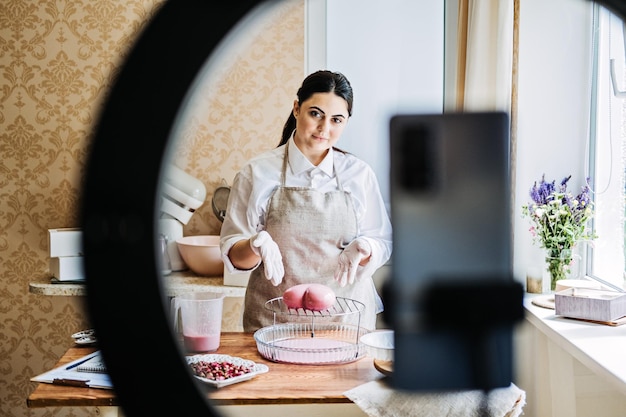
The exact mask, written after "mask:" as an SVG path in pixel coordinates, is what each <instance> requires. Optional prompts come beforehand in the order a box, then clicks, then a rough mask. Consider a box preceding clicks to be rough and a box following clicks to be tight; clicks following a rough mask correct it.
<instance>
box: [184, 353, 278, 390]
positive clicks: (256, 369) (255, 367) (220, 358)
mask: <svg viewBox="0 0 626 417" xmlns="http://www.w3.org/2000/svg"><path fill="white" fill-rule="evenodd" d="M200 361H206V362H228V363H232V364H234V365H238V366H246V367H248V368H250V369H251V372H249V373H246V374H243V375H239V376H235V377H232V378H227V379H223V380H220V381H216V380H212V379H208V378H203V377H200V376H197V375H194V377H195V378H196V379H198V380H199V381H202V382H204V383H205V384H208V385H211V386H213V387H215V388H221V387H225V386H227V385H232V384H236V383H238V382H243V381H247V380H249V379H252V378H254V377H255V376H257V375H259V374H262V373H265V372H267V371H269V368H268V367H267V365H265V364H261V363H256V362H253V361H251V360H248V359H242V358H238V357H236V356H229V355H219V354H205V355H193V356H187V363H188V364H192V363H196V362H200Z"/></svg>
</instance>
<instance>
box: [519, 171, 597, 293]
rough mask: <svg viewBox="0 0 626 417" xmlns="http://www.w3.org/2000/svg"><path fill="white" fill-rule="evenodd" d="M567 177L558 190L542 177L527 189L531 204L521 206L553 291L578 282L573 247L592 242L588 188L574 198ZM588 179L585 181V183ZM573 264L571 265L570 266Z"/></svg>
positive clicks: (557, 187)
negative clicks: (565, 282) (565, 281)
mask: <svg viewBox="0 0 626 417" xmlns="http://www.w3.org/2000/svg"><path fill="white" fill-rule="evenodd" d="M570 178H571V175H570V176H569V177H566V178H565V179H563V180H562V181H561V183H560V184H559V185H558V186H557V185H556V182H555V181H552V182H546V181H545V176H543V177H541V181H540V182H539V184H537V182H535V184H534V185H533V187H532V188H531V189H530V197H531V201H530V202H529V203H528V204H525V205H523V206H522V215H523V216H525V217H528V218H529V219H530V220H531V223H532V224H531V227H530V232H531V234H532V237H533V243H535V244H537V245H538V246H539V247H540V248H544V249H545V251H546V252H545V268H546V271H547V273H546V274H545V275H546V276H545V280H546V281H548V282H549V283H550V290H551V291H554V290H555V288H556V282H557V281H559V280H561V279H566V278H577V277H578V274H579V270H578V269H579V266H580V257H579V256H578V257H577V255H575V254H574V253H573V249H574V248H575V246H576V243H578V242H581V241H585V240H592V239H595V238H596V237H597V236H596V234H595V232H594V231H593V230H591V229H589V225H588V224H587V223H588V221H589V220H590V219H591V218H592V217H593V201H591V198H590V190H589V187H588V186H587V185H585V186H584V187H582V190H581V192H580V194H578V195H576V196H574V195H572V193H570V192H569V191H568V190H567V182H568V181H569V180H570ZM588 181H589V179H587V182H588ZM573 261H574V262H573Z"/></svg>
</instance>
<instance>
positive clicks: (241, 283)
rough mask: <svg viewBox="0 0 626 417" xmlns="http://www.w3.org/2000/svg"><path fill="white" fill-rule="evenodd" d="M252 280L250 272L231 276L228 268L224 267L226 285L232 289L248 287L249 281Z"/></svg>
mask: <svg viewBox="0 0 626 417" xmlns="http://www.w3.org/2000/svg"><path fill="white" fill-rule="evenodd" d="M249 278H250V272H239V273H236V274H231V273H230V272H228V269H227V268H226V266H224V285H228V286H231V287H247V286H248V279H249Z"/></svg>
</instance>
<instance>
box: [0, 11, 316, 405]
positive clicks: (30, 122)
mask: <svg viewBox="0 0 626 417" xmlns="http://www.w3.org/2000/svg"><path fill="white" fill-rule="evenodd" d="M161 1H162V0H126V1H119V0H98V1H92V0H40V1H37V2H35V1H31V0H3V1H2V2H1V3H0V64H1V66H0V80H1V82H0V87H1V89H0V416H52V415H64V416H87V415H90V410H88V409H86V408H82V407H76V408H68V409H55V408H49V409H28V408H26V398H27V396H28V394H29V393H30V392H31V391H32V390H33V389H34V388H35V384H34V383H31V382H30V381H29V379H30V377H32V376H33V375H35V374H38V373H41V372H43V371H45V370H47V369H49V368H51V367H52V366H53V365H54V364H55V362H56V361H57V360H58V358H59V357H60V356H61V355H62V354H63V353H64V352H65V350H66V349H67V348H68V347H70V346H71V345H72V341H71V338H70V335H71V334H72V333H74V332H76V331H78V330H82V329H84V328H87V327H88V326H89V323H88V320H87V318H86V317H85V314H84V311H85V310H84V307H83V305H82V303H83V302H84V301H85V299H84V298H83V297H69V296H60V297H50V296H42V295H35V294H30V293H29V290H28V285H29V283H30V282H33V281H46V280H47V279H48V272H47V271H48V247H47V230H48V229H51V228H58V227H72V226H77V225H78V218H77V205H78V203H79V200H80V191H81V179H82V177H83V172H84V169H85V166H84V164H85V159H86V153H87V150H88V146H89V141H90V138H91V134H92V132H91V129H92V125H93V123H94V121H95V119H96V118H97V115H98V110H99V106H100V105H101V104H102V101H103V99H105V96H106V93H107V91H108V89H109V88H110V86H111V84H112V81H113V80H114V77H115V74H116V72H117V71H119V68H120V65H121V63H122V60H123V57H124V54H125V53H127V51H128V49H129V47H130V46H131V45H132V42H133V40H134V39H135V36H136V35H137V34H138V33H139V32H140V30H141V29H142V27H143V26H144V25H145V23H146V22H147V21H148V20H149V19H150V17H151V16H152V15H153V13H154V12H155V11H156V10H157V9H158V6H159V4H161ZM269 19H270V22H272V23H269V22H266V23H264V24H265V26H264V30H263V31H262V33H261V34H259V35H258V36H255V38H254V40H253V42H252V43H251V44H249V45H247V46H246V47H244V48H243V49H236V50H233V51H232V53H229V54H228V64H227V65H221V67H220V70H219V71H218V72H217V73H216V74H213V75H212V76H211V81H210V82H208V81H207V82H205V83H202V84H201V86H200V87H199V88H200V90H201V91H202V95H201V97H200V98H199V100H198V102H199V105H198V106H194V107H193V109H191V108H190V109H189V110H188V111H187V112H186V115H187V116H186V117H187V121H186V122H185V124H184V126H183V128H182V130H181V134H180V137H179V138H178V140H177V141H176V142H175V145H174V151H173V153H172V155H171V159H172V162H173V163H174V164H176V165H178V166H179V167H181V168H183V169H185V170H186V171H187V172H189V173H190V174H192V175H194V176H196V177H197V178H199V179H201V180H202V181H203V182H204V184H205V186H206V187H207V200H206V202H205V204H204V205H203V206H202V207H201V208H200V209H199V210H198V211H197V212H196V214H194V216H193V217H192V220H191V221H190V222H189V224H188V225H187V227H186V228H185V234H215V233H219V227H220V223H219V221H218V220H217V219H216V218H215V216H214V215H213V213H212V210H211V205H210V199H211V197H212V194H213V190H214V189H215V188H216V186H218V185H219V184H220V182H221V180H222V178H224V179H225V180H226V181H227V182H232V177H233V176H234V173H235V172H236V170H237V169H238V168H239V167H240V166H241V164H242V163H243V162H245V160H247V159H248V158H250V157H251V156H253V155H255V154H257V153H259V152H261V151H263V150H265V149H268V148H271V147H274V146H275V145H276V143H277V142H278V140H279V134H280V130H281V128H282V124H283V122H284V119H285V118H286V117H287V115H288V112H289V109H290V107H291V103H292V100H293V98H294V96H295V91H296V89H297V87H298V85H299V84H300V82H301V80H302V77H303V75H304V72H303V68H304V0H297V1H291V2H282V3H280V4H279V5H278V6H276V7H275V8H274V9H273V10H272V11H271V16H270V17H269ZM209 109H210V110H209Z"/></svg>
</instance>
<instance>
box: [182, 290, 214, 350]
mask: <svg viewBox="0 0 626 417" xmlns="http://www.w3.org/2000/svg"><path fill="white" fill-rule="evenodd" d="M223 306H224V294H220V293H213V292H196V293H190V294H183V295H179V296H177V297H174V298H172V310H173V311H174V323H175V324H178V325H179V326H180V327H179V328H178V329H179V331H182V335H183V343H184V346H185V349H186V350H187V351H188V352H213V351H215V350H217V349H218V348H219V346H220V335H221V332H222V310H223Z"/></svg>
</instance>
